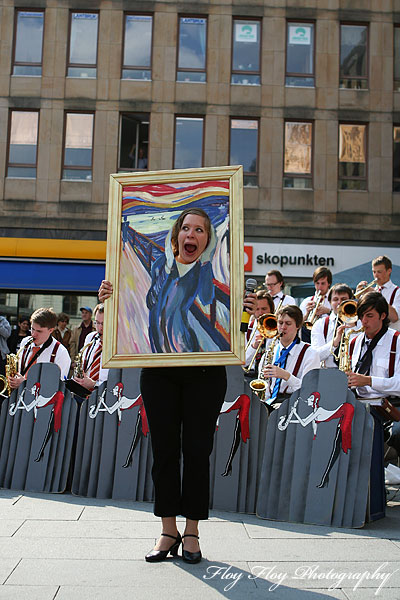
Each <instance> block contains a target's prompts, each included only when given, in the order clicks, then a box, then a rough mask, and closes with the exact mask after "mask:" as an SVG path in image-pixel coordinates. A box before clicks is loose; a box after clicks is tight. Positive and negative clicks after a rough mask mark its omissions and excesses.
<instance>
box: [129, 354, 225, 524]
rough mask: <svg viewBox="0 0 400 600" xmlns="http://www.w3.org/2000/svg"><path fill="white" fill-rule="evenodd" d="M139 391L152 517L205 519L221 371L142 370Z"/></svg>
mask: <svg viewBox="0 0 400 600" xmlns="http://www.w3.org/2000/svg"><path fill="white" fill-rule="evenodd" d="M140 389H141V393H142V398H143V402H144V406H145V409H146V413H147V418H148V421H149V427H150V434H151V443H152V448H153V459H154V462H153V469H152V476H153V482H154V488H155V503H154V514H155V515H156V516H158V517H174V516H177V515H182V516H184V517H186V518H187V519H193V520H199V519H207V518H208V505H209V489H210V474H209V470H210V469H209V456H210V454H211V451H212V448H213V440H214V433H215V426H216V422H217V419H218V415H219V413H220V410H221V406H222V404H223V402H224V398H225V392H226V372H225V367H219V366H218V367H167V368H148V369H143V370H142V373H141V379H140ZM181 453H182V457H183V471H182V481H181V467H180V459H181Z"/></svg>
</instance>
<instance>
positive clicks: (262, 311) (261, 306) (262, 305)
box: [245, 290, 275, 368]
mask: <svg viewBox="0 0 400 600" xmlns="http://www.w3.org/2000/svg"><path fill="white" fill-rule="evenodd" d="M274 312H275V311H274V302H273V300H272V298H271V296H270V295H269V293H268V292H267V291H266V290H259V291H258V292H256V310H255V312H254V315H251V317H250V321H249V327H248V329H247V336H246V337H247V342H248V343H247V347H246V362H245V367H247V366H248V365H249V364H250V363H251V361H252V359H253V357H254V354H255V352H257V349H258V348H259V347H260V341H261V334H260V333H259V332H258V331H257V319H259V318H260V317H261V315H266V314H268V313H274ZM260 349H261V348H260ZM260 358H261V355H260ZM258 362H259V359H258V361H257V359H256V360H255V364H254V368H256V366H257V367H258Z"/></svg>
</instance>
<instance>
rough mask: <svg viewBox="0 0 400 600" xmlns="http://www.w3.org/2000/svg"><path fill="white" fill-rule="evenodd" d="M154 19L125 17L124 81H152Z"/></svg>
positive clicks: (147, 16) (148, 16)
mask: <svg viewBox="0 0 400 600" xmlns="http://www.w3.org/2000/svg"><path fill="white" fill-rule="evenodd" d="M152 31H153V17H151V16H150V15H129V14H127V15H125V37H124V57H123V64H122V79H139V80H149V79H151V39H152Z"/></svg>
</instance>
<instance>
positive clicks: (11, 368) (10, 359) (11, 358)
mask: <svg viewBox="0 0 400 600" xmlns="http://www.w3.org/2000/svg"><path fill="white" fill-rule="evenodd" d="M32 340H33V338H32V337H31V338H29V339H28V341H27V343H26V344H24V347H23V348H20V349H19V350H18V352H17V354H7V362H6V376H5V377H4V376H3V375H0V381H2V382H3V388H2V390H1V392H0V396H11V392H12V389H11V387H10V384H9V383H8V377H14V375H16V374H17V373H18V362H19V355H20V353H21V352H22V350H23V349H24V348H25V346H26V345H27V344H30V343H31V341H32Z"/></svg>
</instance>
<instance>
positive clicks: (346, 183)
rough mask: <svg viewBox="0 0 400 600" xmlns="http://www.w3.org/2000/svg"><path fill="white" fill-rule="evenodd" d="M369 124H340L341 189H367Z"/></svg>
mask: <svg viewBox="0 0 400 600" xmlns="http://www.w3.org/2000/svg"><path fill="white" fill-rule="evenodd" d="M366 154H367V126H366V125H360V124H347V123H346V124H344V123H343V124H340V125H339V189H341V190H366V189H367V160H366Z"/></svg>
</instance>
